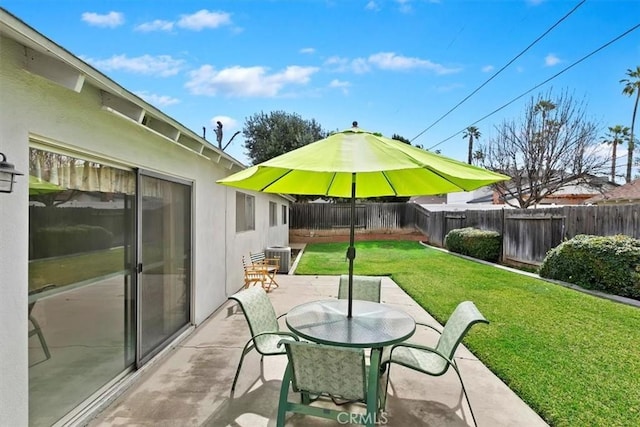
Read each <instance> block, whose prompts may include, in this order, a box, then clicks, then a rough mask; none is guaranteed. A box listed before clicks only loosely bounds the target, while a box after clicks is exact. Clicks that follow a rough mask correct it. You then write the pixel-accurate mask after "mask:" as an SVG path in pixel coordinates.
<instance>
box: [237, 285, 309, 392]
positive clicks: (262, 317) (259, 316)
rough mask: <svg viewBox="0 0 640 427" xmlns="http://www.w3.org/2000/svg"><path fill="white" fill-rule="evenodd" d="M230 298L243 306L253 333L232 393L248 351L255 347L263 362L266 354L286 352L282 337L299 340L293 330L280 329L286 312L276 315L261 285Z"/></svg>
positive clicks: (241, 357)
mask: <svg viewBox="0 0 640 427" xmlns="http://www.w3.org/2000/svg"><path fill="white" fill-rule="evenodd" d="M229 299H230V300H234V301H236V302H237V303H238V304H239V305H240V308H242V312H243V313H244V317H245V318H246V319H247V323H248V324H249V331H250V333H251V338H250V339H249V341H247V343H246V344H245V346H244V348H243V349H242V355H241V356H240V363H238V369H237V370H236V375H235V377H234V378H233V384H232V386H231V394H233V393H234V391H235V389H236V383H237V382H238V376H239V375H240V368H241V367H242V362H243V360H244V357H245V356H246V355H247V353H249V352H250V351H251V350H253V349H254V348H255V349H256V351H257V352H258V353H260V356H261V357H260V363H262V362H263V360H264V356H273V355H282V354H285V350H284V349H283V348H282V347H279V346H278V342H279V341H280V340H281V339H283V338H289V339H293V340H298V337H297V336H296V335H295V334H293V333H291V332H288V331H281V330H280V327H279V325H278V319H279V318H280V317H282V316H284V314H282V315H280V316H277V317H276V312H275V310H274V309H273V305H272V304H271V301H270V300H269V297H268V296H267V293H266V291H265V290H264V289H262V288H259V287H253V288H249V289H244V290H242V291H240V292H238V293H236V294H234V295H232V296H230V297H229Z"/></svg>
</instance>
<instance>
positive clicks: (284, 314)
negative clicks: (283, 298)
mask: <svg viewBox="0 0 640 427" xmlns="http://www.w3.org/2000/svg"><path fill="white" fill-rule="evenodd" d="M286 315H287V313H282V314H281V315H280V316H278V317H276V319H279V318H281V317H283V316H286Z"/></svg>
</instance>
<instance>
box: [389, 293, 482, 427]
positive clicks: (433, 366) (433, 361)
mask: <svg viewBox="0 0 640 427" xmlns="http://www.w3.org/2000/svg"><path fill="white" fill-rule="evenodd" d="M476 323H489V321H488V320H487V319H485V318H484V316H483V315H482V313H480V311H479V310H478V308H477V307H476V306H475V304H474V303H473V302H471V301H464V302H461V303H460V304H458V306H457V307H456V309H455V310H454V311H453V313H452V314H451V316H450V317H449V320H447V322H446V324H445V325H444V328H443V329H442V331H440V330H438V329H437V328H435V327H433V326H431V325H427V324H425V323H418V322H416V324H417V325H422V326H426V327H427V328H430V329H433V330H434V331H436V332H438V333H439V334H440V338H439V339H438V343H437V344H436V346H435V348H433V347H427V346H423V345H419V344H414V343H410V342H402V343H400V344H395V345H393V346H391V347H387V348H385V349H384V350H383V353H382V363H381V371H384V370H385V369H386V367H387V366H388V367H389V372H387V384H386V387H385V395H384V398H383V401H382V402H383V403H382V406H383V407H384V405H385V401H386V393H387V390H388V388H389V377H390V376H391V364H392V363H396V364H398V365H402V366H405V367H407V368H410V369H413V370H415V371H418V372H422V373H424V374H427V375H431V376H440V375H444V374H445V373H446V372H447V371H448V370H449V367H452V368H453V370H454V371H455V373H456V374H457V375H458V379H459V380H460V384H461V386H462V393H463V394H464V396H465V398H466V400H467V405H468V406H469V411H470V412H471V418H472V419H473V423H474V425H476V426H477V425H478V424H477V422H476V418H475V415H474V414H473V409H472V408H471V403H470V402H469V396H468V394H467V391H466V389H465V387H464V382H463V381H462V376H461V375H460V369H459V368H458V365H457V364H456V361H455V359H454V354H455V352H456V349H457V348H458V345H459V344H460V343H461V342H462V339H463V338H464V336H465V335H466V334H467V332H468V331H469V330H470V329H471V327H472V326H473V325H475V324H476Z"/></svg>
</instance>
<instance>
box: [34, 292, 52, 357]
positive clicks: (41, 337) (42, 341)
mask: <svg viewBox="0 0 640 427" xmlns="http://www.w3.org/2000/svg"><path fill="white" fill-rule="evenodd" d="M35 305H36V303H35V302H32V303H29V322H31V324H32V325H33V329H30V330H29V338H31V337H32V336H34V335H37V336H38V340H40V345H41V346H42V351H44V355H45V360H49V359H51V352H50V351H49V346H47V341H45V339H44V334H43V333H42V328H40V324H39V323H38V321H37V320H36V318H35V317H33V316H32V315H31V312H32V311H33V308H34V307H35Z"/></svg>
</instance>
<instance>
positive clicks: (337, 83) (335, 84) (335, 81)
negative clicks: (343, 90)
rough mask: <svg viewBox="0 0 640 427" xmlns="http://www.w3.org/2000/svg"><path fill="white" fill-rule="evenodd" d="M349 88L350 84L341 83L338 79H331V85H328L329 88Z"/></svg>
mask: <svg viewBox="0 0 640 427" xmlns="http://www.w3.org/2000/svg"><path fill="white" fill-rule="evenodd" d="M349 86H351V83H349V82H343V81H341V80H338V79H333V80H331V83H329V87H349Z"/></svg>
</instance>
